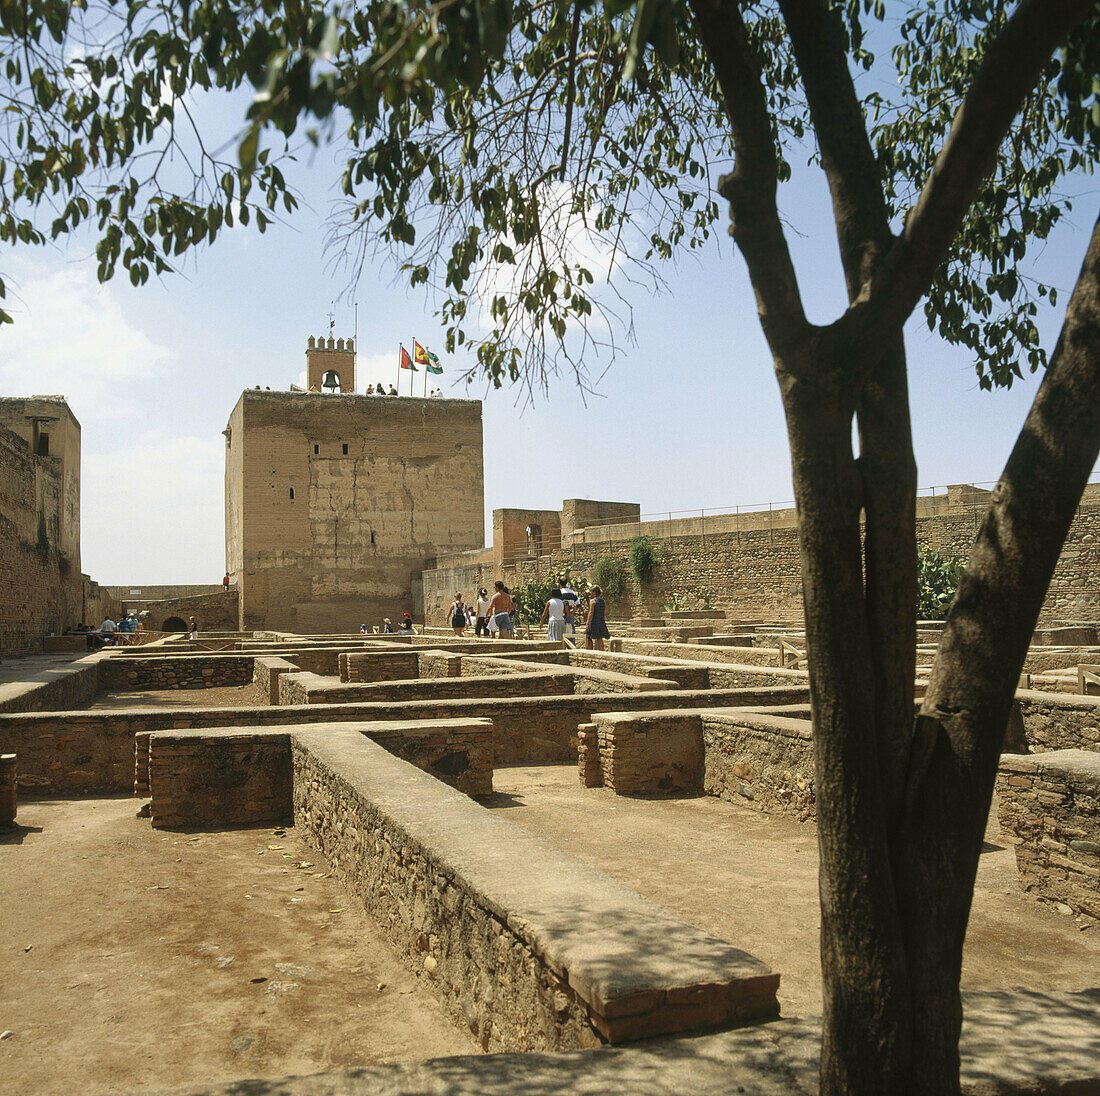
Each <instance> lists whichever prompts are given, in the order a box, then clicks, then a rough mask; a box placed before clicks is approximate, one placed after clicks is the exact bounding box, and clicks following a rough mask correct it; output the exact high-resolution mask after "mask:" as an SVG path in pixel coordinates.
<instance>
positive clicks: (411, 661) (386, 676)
mask: <svg viewBox="0 0 1100 1096" xmlns="http://www.w3.org/2000/svg"><path fill="white" fill-rule="evenodd" d="M417 657H418V656H417V652H416V651H409V650H402V651H349V652H348V653H347V654H346V655H341V656H340V658H341V663H342V668H341V672H340V680H341V681H347V682H351V683H352V684H361V683H363V682H367V681H408V680H409V679H410V678H414V677H420V676H422V675H421V674H420V673H419V671H418V668H417Z"/></svg>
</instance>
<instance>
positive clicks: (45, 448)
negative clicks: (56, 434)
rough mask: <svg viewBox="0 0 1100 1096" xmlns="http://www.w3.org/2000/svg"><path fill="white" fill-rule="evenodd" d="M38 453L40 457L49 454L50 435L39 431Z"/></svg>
mask: <svg viewBox="0 0 1100 1096" xmlns="http://www.w3.org/2000/svg"><path fill="white" fill-rule="evenodd" d="M38 455H39V456H40V457H48V456H49V455H50V435H49V434H43V433H42V432H41V431H40V432H39V434H38Z"/></svg>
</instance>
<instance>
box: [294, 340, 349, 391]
mask: <svg viewBox="0 0 1100 1096" xmlns="http://www.w3.org/2000/svg"><path fill="white" fill-rule="evenodd" d="M306 387H307V388H308V389H310V390H311V391H315V392H339V393H340V394H341V395H351V394H353V393H354V392H355V343H354V342H353V341H352V340H351V339H348V340H347V343H346V344H345V342H344V340H343V339H335V340H334V339H333V338H332V336H329V338H328V341H327V343H326V341H325V339H324V337H323V336H322V337H321V338H319V339H315V338H314V337H313V336H312V335H310V337H309V342H308V344H307V345H306Z"/></svg>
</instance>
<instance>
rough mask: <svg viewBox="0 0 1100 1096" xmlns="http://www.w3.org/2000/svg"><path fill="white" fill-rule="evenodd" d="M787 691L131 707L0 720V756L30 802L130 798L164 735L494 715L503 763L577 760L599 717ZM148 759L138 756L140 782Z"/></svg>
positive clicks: (758, 699)
mask: <svg viewBox="0 0 1100 1096" xmlns="http://www.w3.org/2000/svg"><path fill="white" fill-rule="evenodd" d="M797 699H798V693H797V692H792V691H790V690H786V689H746V690H739V691H737V692H727V691H710V690H708V691H705V692H691V693H682V692H678V693H667V692H657V693H623V694H617V695H616V694H604V695H599V694H593V695H588V696H548V697H517V698H514V699H508V698H488V699H474V700H449V701H434V700H416V701H408V702H396V703H369V704H311V705H308V706H305V705H303V706H298V707H274V706H270V707H269V706H262V707H256V708H187V709H183V708H178V709H175V710H165V709H163V708H146V709H142V708H125V709H119V710H116V711H110V710H98V711H94V712H82V711H65V712H41V713H40V712H28V713H26V714H12V715H0V752H3V753H17V754H18V755H19V772H20V787H21V789H23V791H24V792H25V793H27V794H30V795H33V796H38V797H41V796H52V795H73V794H89V793H92V792H96V793H110V792H114V793H118V792H128V791H130V790H131V788H132V787H134V784H135V750H134V740H135V737H136V736H139V735H142V734H149V733H150V732H152V731H161V730H172V729H175V730H186V729H195V730H200V729H203V728H214V727H235V726H248V727H252V728H257V727H276V726H286V725H292V724H295V725H301V724H309V723H314V722H318V721H323V722H326V723H329V722H356V721H358V722H368V721H370V722H376V721H393V720H398V721H409V720H414V719H415V720H430V719H490V720H491V721H492V724H493V757H494V761H495V764H497V765H510V764H541V763H543V762H556V761H574V760H576V756H577V752H576V751H577V728H578V727H579V726H580V725H581V724H583V723H589V722H591V720H592V717H593V713H595V712H607V711H622V710H630V711H653V710H655V709H659V708H669V707H673V706H675V707H679V708H683V707H689V706H694V707H720V706H728V705H733V704H743V705H753V706H760V705H770V704H783V703H787V702H790V701H792V700H797ZM147 762H148V754H147V751H146V755H145V757H143V756H142V752H141V751H140V750H139V751H138V753H137V767H138V772H137V785H138V786H139V788H144V787H145V786H146V785H147V777H146V776H145V771H146V767H147Z"/></svg>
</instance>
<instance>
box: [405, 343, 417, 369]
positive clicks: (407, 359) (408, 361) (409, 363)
mask: <svg viewBox="0 0 1100 1096" xmlns="http://www.w3.org/2000/svg"><path fill="white" fill-rule="evenodd" d="M401 368H402V369H411V370H412V371H413V372H414V373H416V372H418V370H417V368H416V366H415V365H413V363H412V358H410V357H409V352H408V351H407V350H406V349H405V347H404V346H402V347H401Z"/></svg>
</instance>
